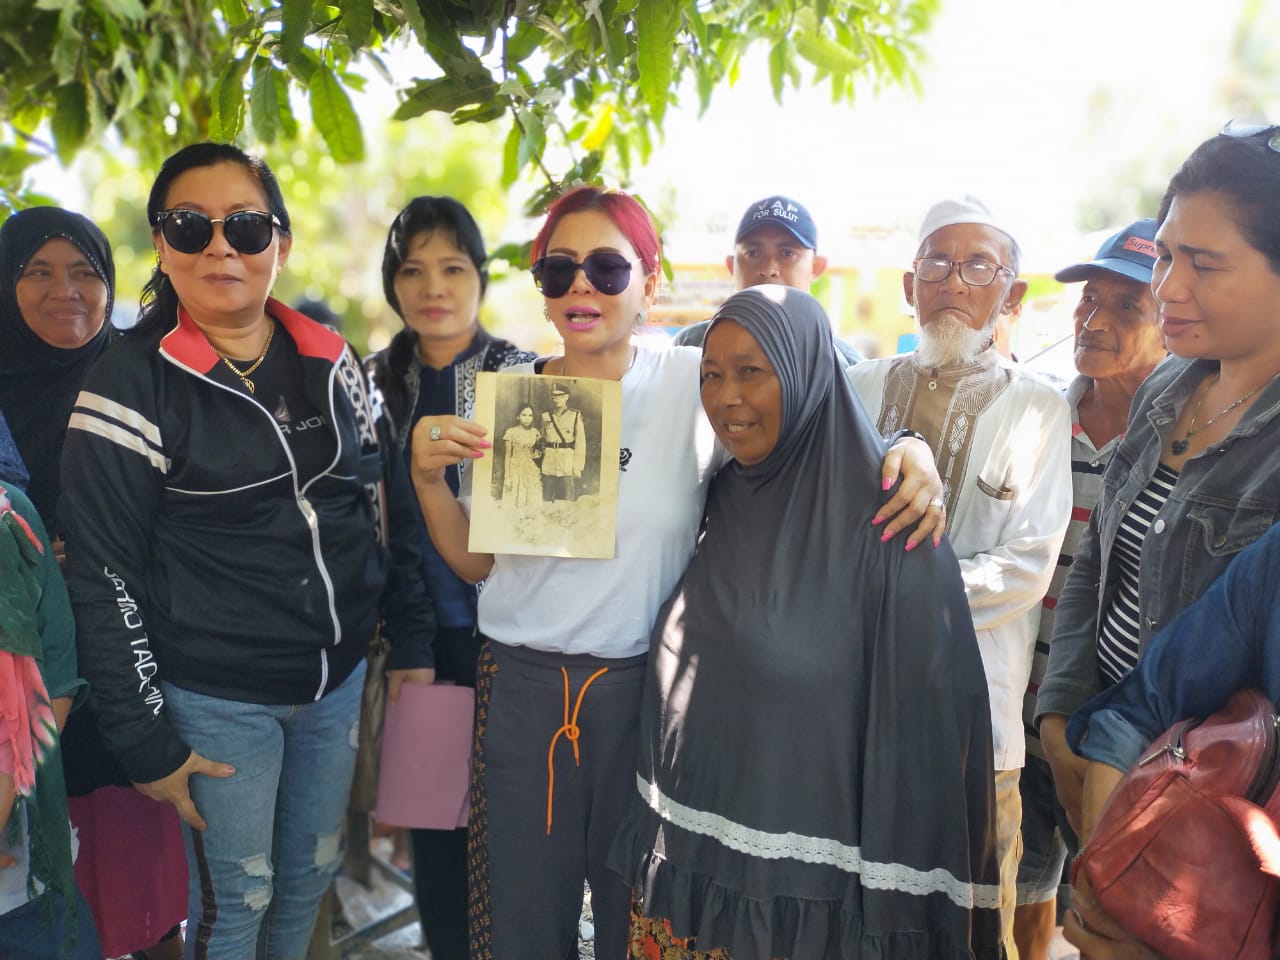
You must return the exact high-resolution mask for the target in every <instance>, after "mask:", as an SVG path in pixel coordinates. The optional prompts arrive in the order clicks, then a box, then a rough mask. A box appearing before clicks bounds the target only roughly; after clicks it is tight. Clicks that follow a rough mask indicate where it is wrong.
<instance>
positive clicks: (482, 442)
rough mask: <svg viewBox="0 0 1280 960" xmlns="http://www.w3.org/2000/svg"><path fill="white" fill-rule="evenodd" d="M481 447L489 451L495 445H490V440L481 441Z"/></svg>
mask: <svg viewBox="0 0 1280 960" xmlns="http://www.w3.org/2000/svg"><path fill="white" fill-rule="evenodd" d="M480 446H482V447H484V448H485V449H486V450H488V449H489V448H490V447H492V446H493V444H492V443H490V442H489V441H488V440H481V441H480Z"/></svg>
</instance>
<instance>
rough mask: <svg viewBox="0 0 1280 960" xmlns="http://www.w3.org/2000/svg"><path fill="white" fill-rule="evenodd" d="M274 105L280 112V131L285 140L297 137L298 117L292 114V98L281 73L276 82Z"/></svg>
mask: <svg viewBox="0 0 1280 960" xmlns="http://www.w3.org/2000/svg"><path fill="white" fill-rule="evenodd" d="M276 107H277V110H278V112H279V114H280V133H281V136H282V138H283V139H285V140H296V139H297V138H298V118H297V117H295V116H294V115H293V100H292V99H290V97H289V82H288V80H287V79H286V78H285V76H284V75H283V74H282V75H281V77H280V82H279V83H277V84H276Z"/></svg>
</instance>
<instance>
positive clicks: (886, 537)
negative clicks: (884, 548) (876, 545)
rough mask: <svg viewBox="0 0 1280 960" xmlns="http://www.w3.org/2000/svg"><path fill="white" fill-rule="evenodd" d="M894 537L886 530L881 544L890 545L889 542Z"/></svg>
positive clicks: (881, 538)
mask: <svg viewBox="0 0 1280 960" xmlns="http://www.w3.org/2000/svg"><path fill="white" fill-rule="evenodd" d="M892 536H893V534H892V533H890V532H889V531H888V530H886V531H885V532H884V533H883V534H882V535H881V537H880V542H881V543H888V542H889V538H890V537H892Z"/></svg>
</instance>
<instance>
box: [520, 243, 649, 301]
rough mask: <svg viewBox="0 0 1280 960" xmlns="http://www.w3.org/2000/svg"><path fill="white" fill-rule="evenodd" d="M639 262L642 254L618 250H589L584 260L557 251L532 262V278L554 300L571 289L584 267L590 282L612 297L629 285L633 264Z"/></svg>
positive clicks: (543, 292)
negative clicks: (631, 256)
mask: <svg viewBox="0 0 1280 960" xmlns="http://www.w3.org/2000/svg"><path fill="white" fill-rule="evenodd" d="M639 262H640V258H639V257H637V258H636V259H635V260H628V259H627V258H626V257H624V256H622V255H621V254H618V253H589V254H587V255H586V256H585V257H583V258H582V262H581V263H575V262H574V260H573V257H566V256H564V255H562V254H556V255H554V256H550V257H543V258H542V259H541V260H539V261H538V262H537V263H535V264H534V265H533V282H534V285H535V286H536V287H537V288H538V289H539V290H541V291H542V295H543V296H544V297H550V298H551V299H552V300H555V299H556V298H557V297H563V296H564V295H565V294H566V293H568V292H569V288H570V287H572V286H573V278H574V277H576V276H577V275H578V271H579V270H581V271H582V272H583V273H585V274H586V275H587V282H588V283H590V284H591V285H592V286H593V287H595V288H596V289H597V290H598V291H600V292H601V293H603V294H604V295H605V296H607V297H613V296H616V295H617V294H619V293H621V292H622V291H623V290H625V289H627V285H628V284H629V283H631V265H632V264H633V263H639Z"/></svg>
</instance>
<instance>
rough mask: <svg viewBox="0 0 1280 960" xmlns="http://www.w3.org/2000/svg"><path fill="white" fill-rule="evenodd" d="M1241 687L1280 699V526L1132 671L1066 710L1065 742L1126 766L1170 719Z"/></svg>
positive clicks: (1206, 710)
mask: <svg viewBox="0 0 1280 960" xmlns="http://www.w3.org/2000/svg"><path fill="white" fill-rule="evenodd" d="M1210 641H1211V642H1212V643H1213V657H1212V658H1208V657H1206V656H1205V650H1204V648H1205V644H1206V642H1210ZM1247 687H1259V688H1261V689H1262V691H1263V692H1264V693H1266V694H1267V696H1268V697H1270V698H1271V702H1272V703H1280V526H1274V527H1272V528H1271V529H1270V530H1269V531H1267V532H1266V533H1265V534H1263V536H1262V538H1261V539H1260V540H1258V541H1257V542H1255V543H1254V544H1253V545H1252V546H1251V547H1249V548H1248V549H1247V550H1244V551H1243V552H1242V553H1240V555H1239V556H1237V557H1236V558H1235V559H1234V560H1232V561H1231V563H1230V565H1229V566H1228V567H1227V572H1226V573H1225V574H1223V575H1222V576H1221V577H1219V578H1218V579H1217V580H1216V581H1215V582H1214V583H1213V584H1212V585H1211V586H1210V587H1209V589H1208V591H1206V592H1205V594H1204V596H1202V597H1201V598H1200V599H1199V600H1197V601H1196V602H1195V603H1193V604H1192V605H1191V606H1190V607H1188V608H1187V610H1186V611H1185V612H1184V613H1182V614H1181V615H1179V616H1178V617H1177V618H1176V619H1175V620H1174V621H1173V623H1171V624H1169V626H1168V627H1166V628H1165V629H1163V630H1161V631H1160V633H1159V634H1158V635H1157V636H1156V637H1155V639H1153V640H1152V641H1151V646H1150V647H1149V648H1148V649H1147V650H1146V652H1144V653H1143V655H1142V659H1141V660H1140V661H1139V662H1138V665H1137V667H1135V668H1134V669H1133V672H1131V673H1130V674H1129V675H1128V676H1127V677H1125V678H1124V680H1122V681H1121V682H1120V683H1117V684H1116V685H1115V686H1113V687H1111V688H1110V689H1109V690H1107V691H1106V692H1104V693H1102V694H1100V695H1099V696H1097V697H1095V698H1094V699H1093V700H1091V701H1090V702H1089V703H1088V704H1086V705H1085V706H1084V707H1083V708H1082V709H1080V710H1077V711H1076V712H1075V714H1073V715H1072V717H1071V723H1070V724H1069V725H1068V727H1067V742H1068V743H1069V744H1070V745H1071V748H1072V749H1073V750H1075V751H1076V752H1077V753H1080V754H1081V755H1083V756H1085V757H1088V758H1089V759H1090V760H1097V761H1099V762H1101V763H1109V764H1111V766H1113V767H1116V768H1117V769H1120V770H1124V769H1126V768H1128V767H1129V765H1130V764H1132V763H1133V761H1134V760H1136V759H1137V757H1138V756H1139V755H1140V754H1141V752H1142V750H1143V749H1144V748H1145V747H1146V745H1147V744H1148V743H1150V742H1151V741H1152V740H1154V739H1155V738H1156V737H1157V736H1159V735H1160V734H1161V733H1162V732H1163V731H1165V730H1167V729H1168V728H1169V727H1170V726H1172V725H1173V724H1174V723H1176V722H1177V721H1179V720H1182V719H1184V718H1187V717H1206V716H1208V715H1209V714H1211V713H1214V712H1215V711H1217V710H1219V709H1221V708H1222V706H1223V705H1224V704H1225V703H1226V702H1227V699H1228V698H1229V697H1230V696H1231V694H1233V693H1234V692H1235V691H1237V690H1242V689H1245V688H1247ZM1086 730H1087V731H1088V738H1087V739H1085V732H1086ZM1082 741H1083V745H1082Z"/></svg>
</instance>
